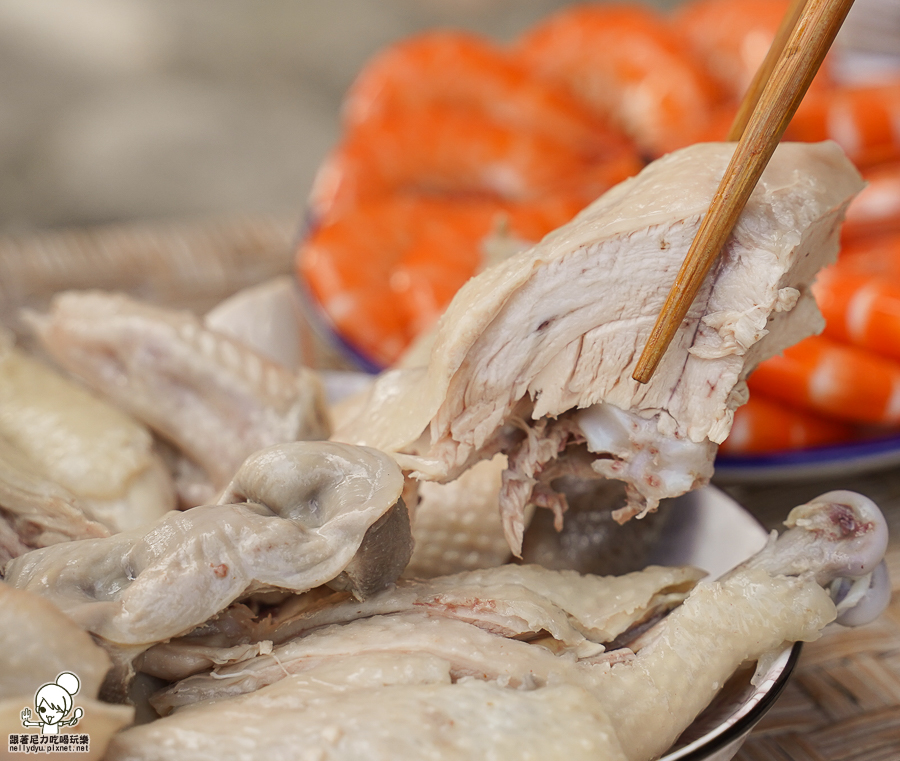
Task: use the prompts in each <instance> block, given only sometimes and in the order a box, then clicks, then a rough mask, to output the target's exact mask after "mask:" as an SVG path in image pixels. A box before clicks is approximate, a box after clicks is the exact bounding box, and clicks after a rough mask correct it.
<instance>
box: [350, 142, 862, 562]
mask: <svg viewBox="0 0 900 761" xmlns="http://www.w3.org/2000/svg"><path fill="white" fill-rule="evenodd" d="M733 150H734V145H733V144H725V143H721V144H720V143H710V144H699V145H694V146H691V147H689V148H685V149H683V150H680V151H677V152H674V153H672V154H669V155H667V156H665V157H663V158H661V159H659V160H658V161H656V162H654V163H652V164H650V165H649V166H648V167H646V168H645V169H644V170H643V171H642V172H641V173H640V174H639V175H637V176H636V177H633V178H631V179H629V180H626V181H625V182H623V183H622V184H620V185H618V186H616V187H615V188H613V189H612V190H610V191H609V192H607V193H606V194H605V195H603V196H602V197H600V198H599V199H598V200H597V201H595V202H594V203H593V204H592V205H591V206H589V207H588V208H587V209H585V210H584V211H583V212H581V213H580V214H579V215H578V216H577V217H576V218H575V219H574V220H573V221H572V222H571V223H569V224H567V225H565V226H563V227H562V228H560V229H558V230H556V231H554V232H553V233H551V234H550V235H548V236H547V237H546V238H544V240H543V241H541V242H540V243H538V244H537V245H536V246H534V247H533V248H531V249H529V250H527V251H524V252H522V253H520V254H517V255H515V256H513V257H511V258H510V259H508V260H506V261H504V262H501V263H499V264H497V265H496V266H494V267H491V268H489V269H487V270H486V271H484V272H482V273H481V274H480V275H478V276H477V277H475V278H473V279H472V280H470V281H469V282H468V283H467V284H466V285H465V286H464V287H463V288H462V289H461V290H460V291H459V293H458V294H457V296H456V297H455V299H454V300H453V302H452V303H451V305H450V307H449V308H448V310H447V312H446V313H445V314H444V316H443V318H442V320H441V323H440V327H439V331H438V334H437V337H436V340H435V343H434V347H433V349H432V352H431V357H430V361H429V363H428V365H427V367H424V368H412V369H406V368H404V369H397V370H393V371H389V372H386V373H385V374H383V375H382V376H381V377H380V378H379V379H378V381H377V382H376V384H375V385H374V387H373V389H372V391H371V392H370V394H369V397H368V401H367V403H365V404H363V405H360V406H359V407H357V414H356V415H355V416H354V417H353V419H351V420H349V421H347V422H346V423H345V424H344V425H343V426H341V427H340V428H339V429H338V430H337V431H336V433H335V434H334V438H335V439H336V440H340V441H346V442H351V443H357V444H366V445H368V446H373V447H376V448H378V449H382V450H383V451H386V452H392V453H394V454H395V456H396V458H397V460H398V462H399V463H400V464H401V465H402V467H403V468H404V469H406V470H407V471H409V472H411V473H412V475H413V476H414V477H416V478H419V479H423V480H434V481H452V480H453V479H455V478H457V477H459V475H460V474H461V473H463V472H464V471H465V470H467V469H468V468H469V467H471V466H472V465H473V464H474V463H475V462H477V461H479V460H482V459H488V458H490V457H493V456H494V455H495V454H496V453H498V452H502V453H504V454H506V455H507V457H508V460H509V464H508V467H507V469H506V471H505V473H504V477H503V485H502V487H501V492H500V510H501V515H502V517H503V523H504V529H505V534H506V538H507V540H508V542H509V544H510V547H511V548H512V549H513V550H514V551H515V552H516V553H518V552H519V551H520V549H521V544H522V534H523V511H524V508H525V505H526V504H528V503H533V504H536V505H539V506H545V507H550V508H552V509H554V510H555V511H556V513H557V515H558V516H559V518H560V520H561V515H562V512H563V510H564V508H565V502H564V499H563V498H562V497H561V495H559V494H557V493H556V492H555V490H553V488H552V486H551V482H552V481H553V480H554V479H555V478H558V477H559V476H562V475H567V474H571V473H576V474H580V475H588V476H594V477H604V478H614V479H619V480H622V481H624V482H626V484H627V486H628V490H627V504H626V505H625V506H623V508H622V509H621V510H620V511H619V513H618V517H619V519H620V520H625V519H627V518H628V517H630V516H633V515H637V514H641V513H644V512H646V511H648V510H652V509H654V508H655V506H656V505H657V504H658V502H659V500H660V499H662V498H664V497H671V496H677V495H679V494H683V493H685V492H687V491H689V490H690V489H693V488H695V487H697V486H699V485H701V484H703V483H705V482H706V481H707V480H708V479H709V477H710V476H711V474H712V463H713V458H714V455H715V453H716V448H717V445H718V444H719V443H721V442H722V441H723V440H724V439H725V437H726V436H727V434H728V432H729V429H730V427H731V422H732V419H733V412H734V409H735V407H737V406H738V405H739V404H741V403H742V402H744V401H745V400H746V398H747V390H746V385H745V379H746V377H747V375H748V374H749V373H750V372H751V371H752V369H753V368H754V367H755V366H756V365H757V364H758V363H759V362H760V361H761V360H763V359H765V358H766V357H768V356H770V355H772V354H774V353H777V352H779V351H781V350H783V349H784V348H785V347H787V346H789V345H791V344H793V343H795V342H796V341H798V340H800V339H801V338H804V337H806V336H807V335H809V334H811V333H815V332H817V331H818V330H820V329H821V327H822V319H821V316H820V315H819V313H818V310H817V308H816V306H815V303H814V301H813V299H812V296H811V295H810V291H809V286H810V283H811V282H812V280H813V278H814V276H815V274H816V272H817V271H818V269H819V268H820V267H822V266H824V265H826V264H828V263H829V262H831V261H832V260H833V259H834V257H835V255H836V253H837V250H838V232H839V228H840V224H841V221H842V218H843V214H844V210H845V208H846V206H847V204H848V203H849V201H850V200H851V199H852V198H853V196H854V195H855V194H856V193H857V192H858V191H859V190H860V189H861V188H862V180H861V178H860V175H859V173H858V172H857V171H856V169H855V168H854V167H853V166H852V164H851V163H850V162H849V161H848V160H847V158H846V156H845V155H844V154H843V152H842V151H841V149H840V148H839V147H838V146H837V145H836V144H834V143H830V142H826V143H819V144H800V143H796V144H793V143H787V144H782V145H780V146H779V147H778V149H777V150H776V151H775V155H774V156H773V158H772V160H771V162H770V164H769V166H768V168H767V169H766V171H765V172H764V173H763V176H762V178H761V180H760V182H759V184H758V186H757V187H756V189H755V190H754V192H753V194H752V195H751V197H750V200H749V202H748V204H747V207H746V209H745V211H744V213H743V214H742V215H741V217H740V219H739V221H738V223H737V226H736V228H735V230H734V232H733V234H732V235H731V236H730V238H729V240H728V242H727V243H726V245H725V247H724V249H723V252H722V255H721V256H720V258H719V261H718V263H717V265H716V266H715V267H714V268H713V270H712V272H711V273H710V275H709V276H708V277H707V278H706V280H705V282H704V284H703V287H702V288H701V290H700V293H699V294H698V296H697V298H696V301H695V302H694V304H693V306H692V308H691V310H690V311H689V313H688V315H687V317H686V319H685V320H684V322H683V324H682V325H681V327H680V329H679V331H678V333H677V334H676V336H675V339H674V341H673V342H672V344H671V346H670V348H669V350H668V352H667V353H666V355H665V357H664V358H663V360H662V362H661V363H660V365H659V367H658V369H657V371H656V374H655V375H654V377H653V379H652V380H651V381H650V383H648V384H646V385H641V384H639V383H637V382H636V381H634V380H632V378H631V374H632V372H633V371H634V368H635V365H636V362H637V358H638V355H639V354H640V351H641V349H642V347H643V346H644V343H645V342H646V340H647V337H648V335H649V332H650V329H651V327H652V325H653V323H654V321H655V319H656V317H657V315H658V314H659V312H660V309H661V307H662V304H663V301H664V300H665V297H666V295H667V294H668V292H669V290H670V288H671V286H672V283H673V281H674V278H675V275H676V272H677V270H678V268H679V266H680V265H681V263H682V260H683V259H684V256H685V253H686V251H687V249H688V247H689V246H690V243H691V241H692V240H693V238H694V236H695V234H696V232H697V229H698V227H699V224H700V220H701V218H702V217H703V215H704V213H705V212H706V210H707V209H708V207H709V203H710V200H711V198H712V196H713V194H714V191H715V189H716V187H717V185H718V182H719V180H720V178H721V177H722V175H723V173H724V170H725V167H726V165H727V163H728V161H729V159H730V157H731V154H732V152H733Z"/></svg>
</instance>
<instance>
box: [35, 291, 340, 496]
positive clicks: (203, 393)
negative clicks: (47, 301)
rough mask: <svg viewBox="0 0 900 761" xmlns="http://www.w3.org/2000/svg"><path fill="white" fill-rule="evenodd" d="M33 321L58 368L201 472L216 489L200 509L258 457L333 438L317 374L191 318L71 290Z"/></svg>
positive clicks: (124, 298)
mask: <svg viewBox="0 0 900 761" xmlns="http://www.w3.org/2000/svg"><path fill="white" fill-rule="evenodd" d="M28 321H29V322H30V324H31V326H32V327H33V328H34V331H35V333H36V335H37V337H38V339H39V340H40V342H41V344H42V346H43V347H44V349H46V351H47V352H48V353H49V354H50V355H51V356H52V357H53V359H54V360H55V361H56V362H57V363H58V364H59V365H60V366H61V367H63V368H64V369H66V370H67V371H69V372H71V373H73V374H74V375H76V376H78V377H79V378H81V379H82V380H83V381H84V382H85V383H86V384H87V385H88V386H90V387H91V388H92V389H94V390H95V391H97V392H98V393H99V394H101V395H103V396H105V397H106V398H108V399H110V400H112V401H113V402H114V403H115V404H117V405H118V406H119V407H121V408H122V409H124V410H127V411H128V412H130V413H131V414H132V415H134V417H136V418H137V419H139V420H141V421H142V422H144V423H145V424H146V425H147V426H149V427H150V428H152V429H153V430H154V431H156V433H158V434H159V435H160V436H161V437H162V438H164V439H165V440H167V441H169V442H170V443H172V444H174V445H175V446H176V447H177V448H178V449H179V450H180V451H181V453H182V454H184V455H185V456H186V457H187V458H188V459H189V460H190V461H191V462H192V463H194V464H196V465H197V466H199V467H200V468H202V470H203V471H204V473H205V475H206V477H207V478H208V480H209V481H210V482H211V488H210V489H209V491H208V492H207V493H206V494H203V497H204V498H203V499H202V501H200V502H198V501H196V500H188V501H189V502H190V501H192V502H193V504H204V503H205V502H208V497H209V496H211V495H212V494H214V493H215V492H217V491H219V490H221V489H222V488H223V487H224V486H225V484H227V483H228V481H229V479H230V478H231V477H232V476H233V475H234V474H235V472H236V471H237V469H238V468H239V467H240V465H241V463H242V462H243V461H244V460H245V459H246V458H247V457H248V456H249V455H251V454H252V453H253V452H256V451H257V450H259V449H262V448H263V447H268V446H272V445H274V444H280V443H283V442H290V441H298V440H313V439H323V438H326V437H327V435H328V421H327V416H326V412H325V406H324V397H323V390H322V388H321V384H320V382H319V379H318V377H317V376H316V375H315V374H314V373H313V372H312V371H310V370H307V369H305V368H300V369H298V370H296V371H289V370H287V369H285V368H283V367H281V366H280V365H279V364H277V363H276V362H273V361H271V360H269V359H268V358H266V357H265V356H263V355H261V354H259V353H258V352H256V351H253V350H252V349H250V348H248V347H247V346H245V345H244V344H243V343H241V342H240V341H238V340H235V339H233V338H231V337H229V336H227V335H225V334H222V333H217V332H216V331H214V330H210V329H208V328H207V327H206V326H204V324H203V322H202V321H201V320H200V319H199V318H197V317H196V316H195V315H193V314H191V313H190V312H182V311H176V310H172V309H165V308H162V307H158V306H154V305H151V304H145V303H143V302H140V301H136V300H134V299H132V298H129V297H128V296H125V295H121V294H110V293H103V292H100V291H87V292H78V291H70V292H66V293H61V294H58V295H57V296H56V297H55V298H54V299H53V301H52V304H51V307H50V311H49V312H48V313H47V314H43V315H39V314H35V313H31V314H29V315H28Z"/></svg>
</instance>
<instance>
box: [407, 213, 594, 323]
mask: <svg viewBox="0 0 900 761" xmlns="http://www.w3.org/2000/svg"><path fill="white" fill-rule="evenodd" d="M582 205H583V204H581V203H580V202H579V201H578V200H577V199H573V198H565V197H556V198H554V199H550V200H548V201H544V202H538V203H527V204H508V203H507V204H502V203H499V202H498V203H496V204H495V205H494V207H493V210H492V211H491V212H490V217H489V219H486V220H485V221H484V222H480V223H479V224H477V225H476V226H475V227H474V228H472V227H471V226H470V229H461V228H460V227H456V228H451V229H447V230H446V231H438V230H437V229H436V227H432V228H431V231H430V232H431V234H430V235H429V234H424V235H422V236H421V237H419V238H418V239H417V240H416V241H415V243H414V244H413V245H411V246H410V247H409V249H407V251H406V253H405V254H404V256H403V257H402V258H401V260H400V261H399V262H398V264H397V267H396V271H395V273H394V275H393V276H392V278H391V290H392V292H393V293H395V294H396V295H397V296H398V297H399V303H400V304H401V307H402V308H403V310H404V314H405V315H406V319H407V320H408V323H409V326H410V329H411V330H412V332H413V334H414V335H419V334H420V333H422V332H423V331H425V330H427V329H428V328H429V327H431V325H433V324H434V322H435V321H436V320H437V319H438V317H440V316H441V315H442V314H443V313H444V310H445V309H446V308H447V305H448V304H449V303H450V301H451V299H452V298H453V297H454V296H455V295H456V292H457V291H458V290H459V289H460V288H461V287H462V286H463V284H464V283H465V282H466V281H467V280H468V279H469V278H470V277H472V276H473V275H474V274H475V273H476V271H477V270H478V268H479V267H480V265H482V264H483V262H484V256H483V253H484V252H483V242H484V239H485V237H486V236H487V235H488V234H489V233H490V232H492V229H491V228H492V227H493V228H496V227H498V226H499V225H501V224H502V225H503V227H504V228H505V231H506V232H507V233H508V234H509V235H510V236H512V237H514V238H516V239H517V240H520V241H522V243H523V245H524V244H525V243H527V242H529V241H530V242H536V241H538V240H540V239H541V238H543V237H544V235H546V234H547V233H548V232H550V231H551V230H554V229H556V228H557V227H560V226H562V225H563V224H565V223H566V222H568V221H569V220H570V219H571V218H572V217H574V216H575V214H576V213H578V211H580V209H581V207H582ZM483 206H484V208H485V210H489V209H491V208H492V207H491V204H490V203H489V202H485V203H484V204H483ZM435 234H439V235H441V236H442V238H441V240H433V236H434V235H435ZM451 251H455V252H456V255H454V256H447V255H441V253H440V252H451Z"/></svg>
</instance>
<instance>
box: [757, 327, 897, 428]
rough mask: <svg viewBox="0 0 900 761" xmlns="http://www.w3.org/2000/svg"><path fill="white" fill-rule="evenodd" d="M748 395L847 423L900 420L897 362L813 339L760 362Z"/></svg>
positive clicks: (842, 345)
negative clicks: (771, 398)
mask: <svg viewBox="0 0 900 761" xmlns="http://www.w3.org/2000/svg"><path fill="white" fill-rule="evenodd" d="M748 385H749V387H750V390H751V393H757V392H759V393H763V394H766V395H767V396H770V397H773V398H775V399H779V400H781V401H783V402H787V403H789V404H792V405H794V406H796V407H799V408H800V409H804V410H808V411H811V412H815V413H818V414H821V415H825V416H827V417H829V418H834V419H835V420H842V421H845V422H848V423H871V424H896V423H898V422H900V363H898V362H895V361H893V360H890V359H886V358H884V357H879V356H877V355H875V354H872V353H871V352H869V351H866V350H864V349H860V348H858V347H855V346H849V345H846V344H842V343H839V342H837V341H835V340H833V339H831V338H827V337H826V336H812V337H810V338H807V339H805V340H803V341H801V342H800V343H798V344H796V345H794V346H792V347H790V348H789V349H786V350H785V351H784V354H783V355H782V356H776V357H772V358H770V359H767V360H766V361H765V362H763V363H761V364H760V365H759V367H757V368H756V370H754V372H753V374H752V375H751V376H750V378H749V380H748Z"/></svg>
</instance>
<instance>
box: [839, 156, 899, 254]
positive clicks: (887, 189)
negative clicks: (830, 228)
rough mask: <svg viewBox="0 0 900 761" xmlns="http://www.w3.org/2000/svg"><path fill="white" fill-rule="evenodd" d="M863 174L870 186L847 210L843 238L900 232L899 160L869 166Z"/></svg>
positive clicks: (842, 231)
mask: <svg viewBox="0 0 900 761" xmlns="http://www.w3.org/2000/svg"><path fill="white" fill-rule="evenodd" d="M862 174H863V178H864V179H865V180H866V182H868V183H869V184H868V185H867V186H866V187H865V188H864V189H863V191H862V192H861V193H860V194H859V195H858V196H856V198H854V199H853V200H852V201H851V202H850V206H849V207H848V208H847V216H846V217H845V219H844V226H843V228H842V229H841V235H842V237H843V239H844V240H845V241H849V240H852V239H853V238H858V237H861V236H868V235H875V234H881V233H885V232H900V161H897V162H892V163H888V164H880V165H877V166H873V167H869V168H868V169H865V170H864V171H863V173H862Z"/></svg>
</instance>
